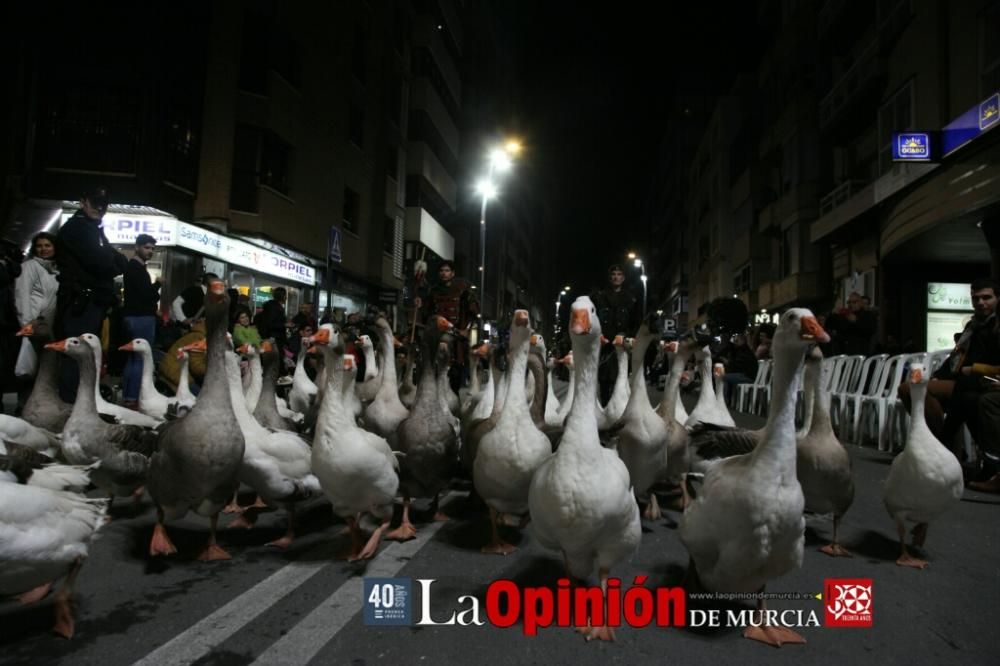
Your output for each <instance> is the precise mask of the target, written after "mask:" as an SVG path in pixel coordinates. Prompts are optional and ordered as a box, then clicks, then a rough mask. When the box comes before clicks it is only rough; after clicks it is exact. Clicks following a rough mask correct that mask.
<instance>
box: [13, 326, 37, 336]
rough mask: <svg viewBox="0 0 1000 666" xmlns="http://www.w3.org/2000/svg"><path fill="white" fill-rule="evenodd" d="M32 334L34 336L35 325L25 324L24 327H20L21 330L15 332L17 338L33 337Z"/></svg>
mask: <svg viewBox="0 0 1000 666" xmlns="http://www.w3.org/2000/svg"><path fill="white" fill-rule="evenodd" d="M34 334H35V325H34V324H25V325H24V326H22V327H21V330H19V331H18V332H17V337H23V336H26V335H34Z"/></svg>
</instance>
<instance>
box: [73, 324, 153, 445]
mask: <svg viewBox="0 0 1000 666" xmlns="http://www.w3.org/2000/svg"><path fill="white" fill-rule="evenodd" d="M79 338H80V340H83V341H84V342H85V343H87V345H88V346H89V347H90V349H91V351H92V352H93V354H94V366H95V367H96V368H97V372H96V373H95V374H94V400H95V401H96V402H97V412H98V413H99V414H107V415H109V416H112V417H114V418H115V420H117V421H118V423H121V424H124V425H133V426H142V427H143V428H155V427H156V426H158V425H160V424H161V423H163V420H162V419H156V418H153V417H152V416H149V415H148V414H143V413H142V412H137V411H135V410H134V409H128V408H127V407H122V406H121V405H116V404H114V403H111V402H108V401H107V400H105V399H104V398H103V397H102V396H101V388H100V386H101V371H100V370H101V339H100V338H99V337H97V336H96V335H94V334H93V333H84V334H83V335H81V336H79Z"/></svg>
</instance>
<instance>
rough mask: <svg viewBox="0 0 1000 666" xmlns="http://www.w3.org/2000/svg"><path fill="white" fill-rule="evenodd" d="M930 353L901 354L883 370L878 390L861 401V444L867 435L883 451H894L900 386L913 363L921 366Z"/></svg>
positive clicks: (890, 360) (859, 439) (887, 363)
mask: <svg viewBox="0 0 1000 666" xmlns="http://www.w3.org/2000/svg"><path fill="white" fill-rule="evenodd" d="M924 356H926V354H923V353H920V354H898V355H896V356H893V357H892V358H890V359H889V360H888V361H887V362H886V364H885V369H884V370H883V373H882V377H881V381H880V382H879V387H878V391H877V392H875V393H873V394H872V395H869V396H867V397H865V398H864V399H863V400H862V401H861V422H862V426H863V430H862V432H861V433H860V434H859V435H858V438H857V442H856V443H858V444H862V443H863V442H864V440H865V438H866V436H867V437H868V438H869V439H871V440H873V441H875V442H877V444H878V450H879V451H888V450H890V448H891V442H890V437H889V433H890V429H891V428H890V420H889V416H890V413H891V412H892V411H893V409H894V407H895V405H896V402H897V401H898V400H899V398H898V390H899V385H900V384H901V383H902V381H903V374H904V373H905V372H906V370H907V369H908V368H909V366H910V364H911V363H920V362H922V361H923V360H924Z"/></svg>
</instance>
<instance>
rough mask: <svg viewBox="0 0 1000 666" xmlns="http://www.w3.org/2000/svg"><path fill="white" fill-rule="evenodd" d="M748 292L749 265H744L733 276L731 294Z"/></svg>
mask: <svg viewBox="0 0 1000 666" xmlns="http://www.w3.org/2000/svg"><path fill="white" fill-rule="evenodd" d="M744 291H750V264H746V265H744V266H743V267H742V268H740V269H739V270H738V271H736V272H735V273H734V274H733V293H734V294H740V293H743V292H744Z"/></svg>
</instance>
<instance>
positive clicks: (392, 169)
mask: <svg viewBox="0 0 1000 666" xmlns="http://www.w3.org/2000/svg"><path fill="white" fill-rule="evenodd" d="M385 175H386V177H387V178H391V179H392V180H393V181H394V182H398V181H399V148H398V147H397V146H394V145H393V144H391V143H390V144H389V145H388V146H386V149H385Z"/></svg>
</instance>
